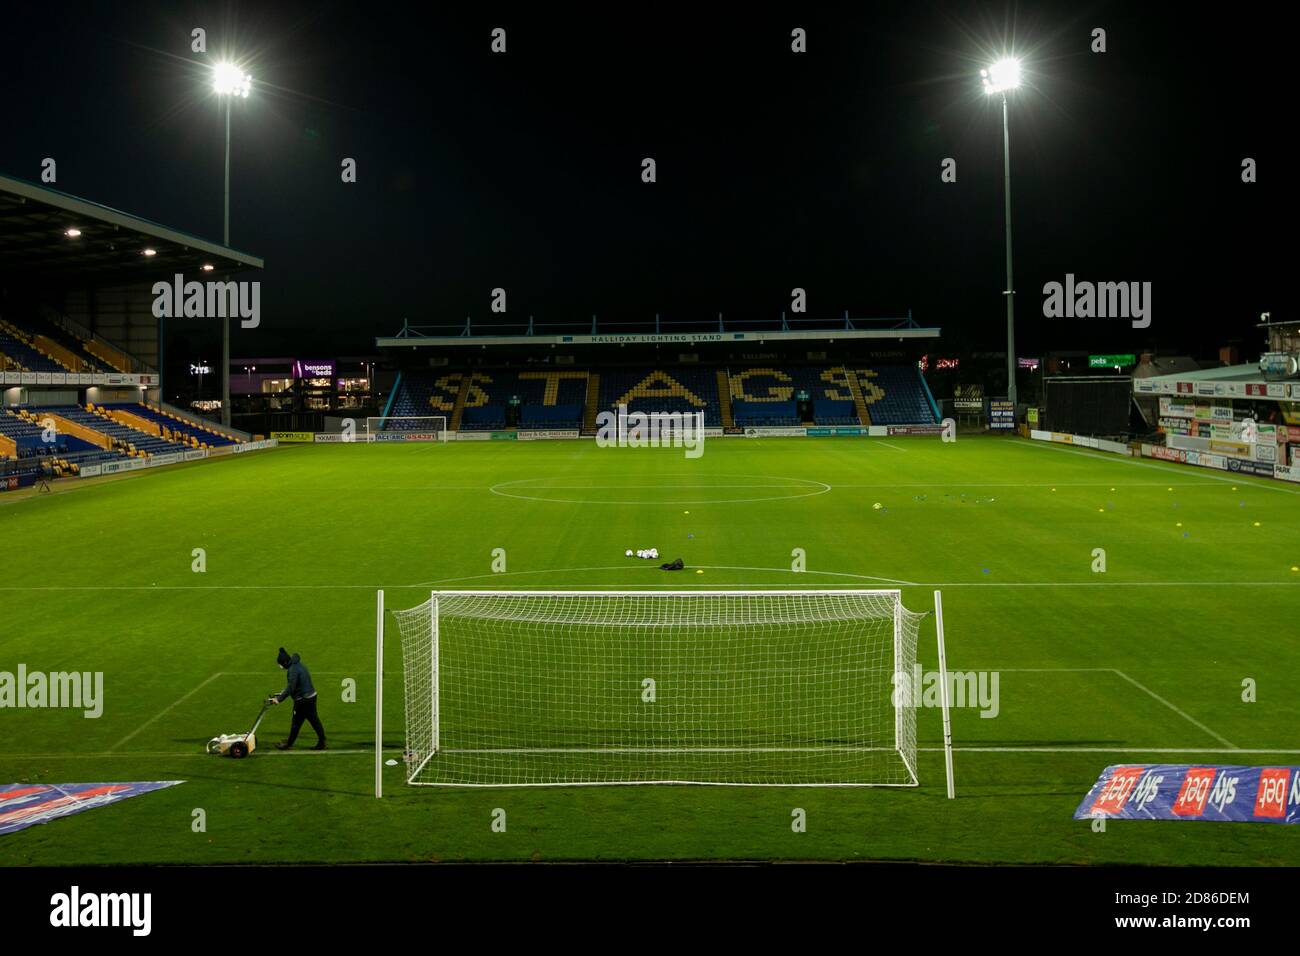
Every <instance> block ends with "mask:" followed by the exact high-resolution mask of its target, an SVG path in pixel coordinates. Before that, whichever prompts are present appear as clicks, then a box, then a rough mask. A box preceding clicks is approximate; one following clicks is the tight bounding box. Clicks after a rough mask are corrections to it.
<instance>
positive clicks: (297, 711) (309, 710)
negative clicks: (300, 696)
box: [289, 697, 325, 744]
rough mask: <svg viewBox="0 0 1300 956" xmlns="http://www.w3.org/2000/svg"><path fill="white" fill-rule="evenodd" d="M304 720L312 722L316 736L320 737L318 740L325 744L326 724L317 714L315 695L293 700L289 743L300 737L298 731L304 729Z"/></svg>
mask: <svg viewBox="0 0 1300 956" xmlns="http://www.w3.org/2000/svg"><path fill="white" fill-rule="evenodd" d="M304 720H305V721H306V722H307V723H309V724H311V729H312V730H314V731H316V737H317V738H318V739H317V741H316V742H317V743H322V744H323V743H324V742H325V725H324V724H322V723H321V722H320V718H319V717H317V716H316V698H315V697H308V698H307V699H306V700H295V701H294V702H293V726H292V727H290V728H289V743H290V744H292V743H293V742H294V741H295V740H297V739H298V731H300V730H302V723H303V721H304Z"/></svg>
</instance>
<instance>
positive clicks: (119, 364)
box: [82, 339, 131, 372]
mask: <svg viewBox="0 0 1300 956" xmlns="http://www.w3.org/2000/svg"><path fill="white" fill-rule="evenodd" d="M82 348H84V349H85V350H86V351H87V352H89V353H90V354H91V355H93V356H94V357H95V358H96V359H98V360H99V361H100V362H101V363H102V364H103V365H105V366H106V367H108V368H110V369H112V370H113V371H114V372H129V371H131V360H130V359H129V358H127V355H126V353H125V352H123V351H121V350H120V349H115V348H113V347H112V346H111V345H105V344H104V343H103V342H96V341H94V340H93V339H92V340H90V341H88V342H83V343H82Z"/></svg>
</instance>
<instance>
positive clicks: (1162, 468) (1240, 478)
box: [1010, 438, 1300, 495]
mask: <svg viewBox="0 0 1300 956" xmlns="http://www.w3.org/2000/svg"><path fill="white" fill-rule="evenodd" d="M1010 445H1011V447H1012V448H1042V449H1044V450H1046V451H1058V452H1061V453H1063V454H1066V455H1081V456H1083V457H1084V458H1090V459H1092V460H1093V461H1109V462H1112V463H1113V464H1116V465H1131V466H1133V467H1136V468H1150V469H1152V470H1154V471H1158V472H1160V473H1161V474H1164V475H1179V474H1183V473H1185V471H1184V470H1185V469H1187V468H1196V469H1197V472H1203V471H1205V470H1206V469H1204V468H1200V467H1199V466H1196V465H1178V464H1170V465H1167V466H1166V465H1163V464H1157V463H1156V462H1149V461H1138V460H1136V459H1133V458H1120V457H1117V456H1114V455H1110V454H1107V453H1106V452H1102V451H1098V452H1096V453H1090V452H1086V451H1080V450H1078V449H1076V448H1061V447H1060V446H1059V445H1055V444H1051V443H1047V442H1036V441H1034V440H1032V439H1023V438H1022V439H1016V440H1014V441H1012V442H1011V443H1010ZM1198 477H1199V478H1201V479H1202V481H1204V482H1211V481H1217V482H1227V483H1228V484H1230V485H1245V486H1247V487H1249V488H1257V489H1260V490H1262V491H1280V492H1281V493H1282V494H1284V495H1300V491H1297V490H1294V489H1291V488H1283V487H1281V486H1279V485H1278V484H1277V481H1276V479H1271V478H1262V477H1261V476H1258V475H1237V476H1234V477H1232V478H1227V477H1224V476H1221V475H1207V474H1199V475H1198ZM1252 478H1259V479H1260V481H1262V482H1266V483H1263V484H1261V483H1257V482H1255V481H1252V480H1251V479H1252ZM1200 483H1201V482H1197V484H1200Z"/></svg>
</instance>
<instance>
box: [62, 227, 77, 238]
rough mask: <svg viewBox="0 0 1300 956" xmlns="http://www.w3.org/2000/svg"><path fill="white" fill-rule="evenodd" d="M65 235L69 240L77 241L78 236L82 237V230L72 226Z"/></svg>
mask: <svg viewBox="0 0 1300 956" xmlns="http://www.w3.org/2000/svg"><path fill="white" fill-rule="evenodd" d="M63 234H64V235H65V236H67V237H68V238H69V239H76V238H77V237H78V236H80V235H81V230H80V229H78V228H77V227H76V226H72V227H71V228H69V229H68V230H67V231H66V232H64V233H63Z"/></svg>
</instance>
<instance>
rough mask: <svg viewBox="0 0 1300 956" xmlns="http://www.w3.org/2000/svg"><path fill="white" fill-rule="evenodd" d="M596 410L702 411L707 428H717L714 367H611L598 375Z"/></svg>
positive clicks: (719, 412) (717, 406)
mask: <svg viewBox="0 0 1300 956" xmlns="http://www.w3.org/2000/svg"><path fill="white" fill-rule="evenodd" d="M599 404H600V407H599V409H598V411H615V410H617V408H618V406H619V405H626V406H627V408H628V411H629V412H669V413H672V412H683V413H691V412H699V411H702V412H704V426H705V427H706V428H720V427H721V426H722V414H721V411H720V402H719V399H718V375H717V370H716V369H713V368H697V367H688V368H669V367H664V368H637V369H627V368H614V369H605V370H602V371H601V373H600V400H599Z"/></svg>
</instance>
